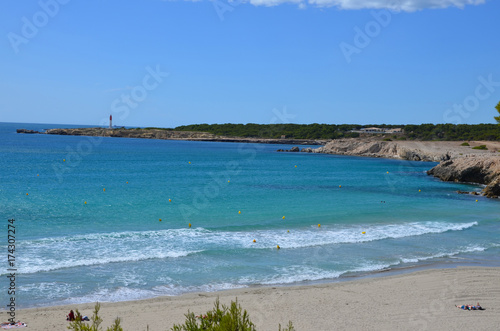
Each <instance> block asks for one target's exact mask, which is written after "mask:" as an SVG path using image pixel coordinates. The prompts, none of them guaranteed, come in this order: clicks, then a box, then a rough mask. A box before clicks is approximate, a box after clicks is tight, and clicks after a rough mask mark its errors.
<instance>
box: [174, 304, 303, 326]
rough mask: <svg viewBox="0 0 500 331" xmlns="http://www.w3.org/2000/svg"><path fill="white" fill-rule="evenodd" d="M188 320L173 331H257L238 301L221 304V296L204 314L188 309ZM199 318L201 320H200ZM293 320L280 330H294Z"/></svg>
mask: <svg viewBox="0 0 500 331" xmlns="http://www.w3.org/2000/svg"><path fill="white" fill-rule="evenodd" d="M184 316H186V321H185V322H184V324H182V325H176V324H174V326H173V327H172V328H171V329H170V330H171V331H199V330H207V331H256V329H255V325H254V324H253V323H252V322H251V321H250V317H249V315H248V313H247V311H246V310H243V309H242V308H241V305H239V304H238V298H236V301H231V305H230V306H229V307H228V306H226V305H221V304H220V302H219V298H217V299H216V300H215V303H214V308H213V309H212V310H211V311H208V312H207V313H206V314H204V315H200V316H195V315H194V313H192V312H190V311H188V313H187V314H185V315H184ZM198 320H199V322H198ZM294 330H295V329H294V328H293V325H292V322H291V321H290V322H288V327H287V328H285V329H282V328H281V325H279V331H294Z"/></svg>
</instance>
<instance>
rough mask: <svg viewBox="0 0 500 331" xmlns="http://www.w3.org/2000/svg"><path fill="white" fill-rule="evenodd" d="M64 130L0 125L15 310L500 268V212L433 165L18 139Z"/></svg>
mask: <svg viewBox="0 0 500 331" xmlns="http://www.w3.org/2000/svg"><path fill="white" fill-rule="evenodd" d="M57 127H59V128H60V127H64V128H70V127H77V126H71V125H61V124H57V125H56V124H54V125H51V124H29V123H0V222H1V223H2V226H1V229H3V230H2V231H3V232H4V233H3V235H2V237H3V239H2V240H1V249H2V252H3V253H2V254H1V256H2V259H3V262H2V263H1V265H2V266H3V267H2V271H1V272H0V273H1V275H0V276H1V277H2V279H3V280H2V281H1V282H0V284H1V286H2V287H3V288H2V289H1V298H2V302H4V303H5V302H7V300H9V297H10V296H9V295H8V293H7V288H8V286H9V281H8V280H9V279H8V277H9V275H10V274H11V272H12V270H8V269H13V270H14V273H15V276H16V277H15V284H14V285H15V297H16V303H17V307H18V308H29V307H43V306H54V305H63V304H76V303H91V302H96V301H99V302H110V301H111V302H115V301H125V300H138V299H146V298H153V297H157V296H176V295H181V294H183V293H187V292H207V291H220V290H226V289H234V288H244V287H257V286H284V285H286V286H294V285H304V284H314V283H318V282H336V281H342V280H348V279H356V278H360V277H376V276H377V275H382V274H390V273H394V272H404V271H408V270H415V269H418V268H420V269H422V268H424V269H425V268H449V267H456V266H464V265H468V266H497V267H498V266H500V213H499V211H500V201H499V200H498V199H487V198H484V197H482V196H474V195H464V194H457V193H456V192H457V190H462V191H478V192H479V191H480V190H481V189H482V187H481V186H479V185H474V184H462V183H452V182H442V181H440V180H438V179H436V178H433V177H431V176H428V175H427V174H426V170H429V169H430V168H432V167H433V166H434V165H435V164H436V163H433V162H412V161H401V160H391V159H381V158H364V157H352V156H338V155H326V154H311V153H291V152H289V153H283V152H277V151H276V150H277V149H279V148H283V149H289V148H291V147H292V146H290V145H272V144H248V143H223V142H196V141H173V140H155V139H130V138H111V137H110V138H103V137H83V136H64V135H40V134H18V133H16V129H21V128H24V129H32V130H41V131H43V130H45V129H49V128H57ZM9 220H13V221H10V222H9ZM9 224H10V225H12V226H14V227H15V235H14V240H11V242H10V244H13V245H14V247H12V246H8V244H9V243H8V230H9V228H10V229H12V227H9V226H8V225H9ZM11 239H12V237H11ZM12 248H14V249H15V250H13V251H10V252H9V253H8V250H10V249H12ZM11 253H12V254H11ZM9 262H10V263H11V264H10V265H9Z"/></svg>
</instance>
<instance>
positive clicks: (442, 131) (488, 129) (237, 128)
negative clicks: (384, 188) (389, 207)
mask: <svg viewBox="0 0 500 331" xmlns="http://www.w3.org/2000/svg"><path fill="white" fill-rule="evenodd" d="M366 127H377V128H381V129H394V128H401V129H403V132H402V133H395V134H392V133H385V134H383V135H384V137H386V138H389V139H398V140H500V125H497V124H419V125H414V124H408V125H391V124H379V125H359V124H340V125H337V124H317V123H314V124H253V123H249V124H230V123H227V124H192V125H183V126H178V127H176V128H174V129H173V130H176V131H201V132H209V133H212V134H215V135H220V136H230V137H252V138H275V139H278V138H281V137H282V136H285V137H286V138H287V139H338V138H356V137H359V136H360V133H359V131H360V130H361V129H362V128H366ZM376 135H379V134H376Z"/></svg>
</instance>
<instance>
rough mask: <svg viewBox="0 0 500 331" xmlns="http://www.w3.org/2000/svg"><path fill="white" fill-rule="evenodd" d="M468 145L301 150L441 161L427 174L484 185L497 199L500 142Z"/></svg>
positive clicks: (378, 144)
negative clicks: (479, 147) (482, 147)
mask: <svg viewBox="0 0 500 331" xmlns="http://www.w3.org/2000/svg"><path fill="white" fill-rule="evenodd" d="M468 144H469V145H470V146H462V142H461V141H380V140H369V139H338V140H332V141H330V142H329V143H327V144H326V145H325V146H323V147H320V148H303V149H302V150H301V151H302V152H307V153H326V154H338V155H354V156H366V157H383V158H391V159H400V160H411V161H431V162H440V163H439V164H438V165H436V166H435V167H433V168H432V169H430V170H429V171H428V172H427V173H428V174H429V175H432V176H435V177H437V178H439V179H441V180H443V181H454V182H468V183H478V184H483V185H486V187H485V188H484V190H483V192H482V193H483V194H484V195H485V196H487V197H490V198H498V197H499V196H500V153H499V152H498V151H499V150H500V142H497V141H493V142H492V141H470V142H468ZM481 145H484V146H485V147H484V148H485V149H474V148H473V147H477V146H481ZM293 150H294V151H296V150H297V149H293ZM290 151H292V150H290ZM460 193H464V192H460Z"/></svg>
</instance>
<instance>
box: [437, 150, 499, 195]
mask: <svg viewBox="0 0 500 331" xmlns="http://www.w3.org/2000/svg"><path fill="white" fill-rule="evenodd" d="M427 174H429V175H433V176H434V177H437V178H439V179H441V180H444V181H455V182H471V183H479V184H485V185H486V188H485V189H484V190H483V193H484V195H486V196H487V197H490V198H498V196H500V157H497V156H496V157H476V158H458V159H454V160H449V161H445V162H441V163H440V164H438V165H437V166H435V167H434V168H432V169H431V170H429V171H427Z"/></svg>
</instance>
